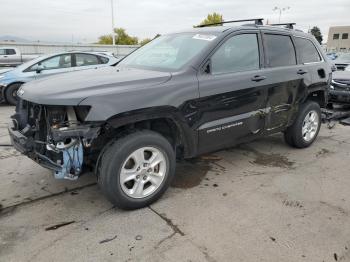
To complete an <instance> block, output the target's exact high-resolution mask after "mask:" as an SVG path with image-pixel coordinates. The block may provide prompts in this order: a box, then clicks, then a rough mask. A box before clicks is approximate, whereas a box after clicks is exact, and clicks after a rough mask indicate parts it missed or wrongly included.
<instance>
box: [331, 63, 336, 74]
mask: <svg viewBox="0 0 350 262" xmlns="http://www.w3.org/2000/svg"><path fill="white" fill-rule="evenodd" d="M335 71H337V67H336V66H335V64H333V65H332V72H335Z"/></svg>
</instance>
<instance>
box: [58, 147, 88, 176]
mask: <svg viewBox="0 0 350 262" xmlns="http://www.w3.org/2000/svg"><path fill="white" fill-rule="evenodd" d="M62 152H63V163H62V169H61V171H56V172H55V178H56V179H69V180H77V179H78V177H79V174H80V173H81V169H82V165H83V145H82V144H81V143H78V144H75V145H73V146H71V147H69V148H67V149H63V150H62Z"/></svg>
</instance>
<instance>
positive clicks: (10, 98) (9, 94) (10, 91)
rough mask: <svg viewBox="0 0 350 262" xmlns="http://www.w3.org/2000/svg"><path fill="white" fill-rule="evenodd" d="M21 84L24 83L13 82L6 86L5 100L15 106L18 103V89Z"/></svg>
mask: <svg viewBox="0 0 350 262" xmlns="http://www.w3.org/2000/svg"><path fill="white" fill-rule="evenodd" d="M21 85H22V83H16V84H12V85H10V86H9V87H8V88H6V90H5V100H6V101H7V103H9V104H10V105H13V106H15V105H16V104H17V91H18V89H19V88H20V86H21Z"/></svg>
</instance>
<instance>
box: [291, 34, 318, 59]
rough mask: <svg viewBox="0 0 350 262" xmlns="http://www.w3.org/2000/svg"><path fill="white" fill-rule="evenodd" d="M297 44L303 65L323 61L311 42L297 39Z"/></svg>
mask: <svg viewBox="0 0 350 262" xmlns="http://www.w3.org/2000/svg"><path fill="white" fill-rule="evenodd" d="M295 44H296V47H297V50H298V52H299V56H300V59H301V63H315V62H320V61H321V60H322V59H321V57H320V54H319V53H318V51H317V49H316V47H315V45H314V44H313V43H312V42H311V41H310V40H308V39H305V38H300V37H296V38H295Z"/></svg>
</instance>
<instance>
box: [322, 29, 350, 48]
mask: <svg viewBox="0 0 350 262" xmlns="http://www.w3.org/2000/svg"><path fill="white" fill-rule="evenodd" d="M327 51H336V52H350V26H332V27H330V28H329V34H328V41H327Z"/></svg>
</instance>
